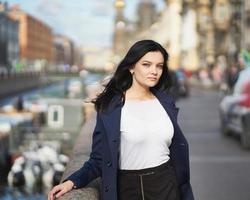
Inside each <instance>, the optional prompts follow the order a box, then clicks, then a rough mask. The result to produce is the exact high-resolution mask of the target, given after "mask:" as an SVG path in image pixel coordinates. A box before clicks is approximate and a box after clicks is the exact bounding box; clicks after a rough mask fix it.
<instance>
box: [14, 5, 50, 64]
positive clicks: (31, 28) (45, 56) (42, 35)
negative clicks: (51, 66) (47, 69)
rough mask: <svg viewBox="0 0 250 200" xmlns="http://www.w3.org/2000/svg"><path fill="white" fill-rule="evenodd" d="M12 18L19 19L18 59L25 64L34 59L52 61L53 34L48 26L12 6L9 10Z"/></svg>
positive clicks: (34, 60) (30, 62)
mask: <svg viewBox="0 0 250 200" xmlns="http://www.w3.org/2000/svg"><path fill="white" fill-rule="evenodd" d="M9 16H10V17H11V18H12V19H15V20H18V21H19V24H20V25H19V46H20V59H21V60H22V61H24V62H26V63H27V64H31V65H32V64H34V63H35V62H36V61H39V60H43V61H46V62H51V61H52V47H53V43H52V39H53V34H52V30H51V28H50V27H49V26H47V25H46V24H45V23H43V22H42V21H40V20H38V19H37V18H35V17H33V16H31V15H29V14H27V13H25V12H24V11H22V10H20V8H19V7H18V6H13V7H12V8H11V9H10V11H9Z"/></svg>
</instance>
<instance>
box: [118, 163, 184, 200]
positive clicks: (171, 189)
mask: <svg viewBox="0 0 250 200" xmlns="http://www.w3.org/2000/svg"><path fill="white" fill-rule="evenodd" d="M117 183H118V188H117V191H118V200H180V192H179V189H178V184H177V180H176V175H175V170H174V167H173V165H172V164H171V162H170V161H168V162H166V163H164V164H162V165H160V166H157V167H152V168H147V169H141V170H118V180H117Z"/></svg>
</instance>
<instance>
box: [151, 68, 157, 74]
mask: <svg viewBox="0 0 250 200" xmlns="http://www.w3.org/2000/svg"><path fill="white" fill-rule="evenodd" d="M150 72H151V73H152V74H157V69H156V67H155V66H152V67H151V69H150Z"/></svg>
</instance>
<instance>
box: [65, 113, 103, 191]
mask: <svg viewBox="0 0 250 200" xmlns="http://www.w3.org/2000/svg"><path fill="white" fill-rule="evenodd" d="M101 169H102V131H101V121H100V117H99V114H98V113H97V117H96V125H95V129H94V132H93V136H92V150H91V153H90V158H89V160H87V161H86V162H85V163H84V164H83V166H82V167H81V168H80V169H79V170H77V171H75V172H74V173H73V174H71V175H70V176H69V177H68V178H66V179H65V180H64V181H63V182H65V181H67V180H71V181H72V182H73V183H74V188H81V187H84V186H86V185H87V184H89V183H90V182H91V181H92V180H94V179H95V178H98V177H100V176H101Z"/></svg>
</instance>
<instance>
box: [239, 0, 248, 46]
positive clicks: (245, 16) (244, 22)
mask: <svg viewBox="0 0 250 200" xmlns="http://www.w3.org/2000/svg"><path fill="white" fill-rule="evenodd" d="M238 1H239V0H238ZM241 10H242V21H241V27H242V43H241V45H242V47H243V48H246V49H248V50H250V37H249V35H250V1H249V0H245V1H243V3H242V7H241Z"/></svg>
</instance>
